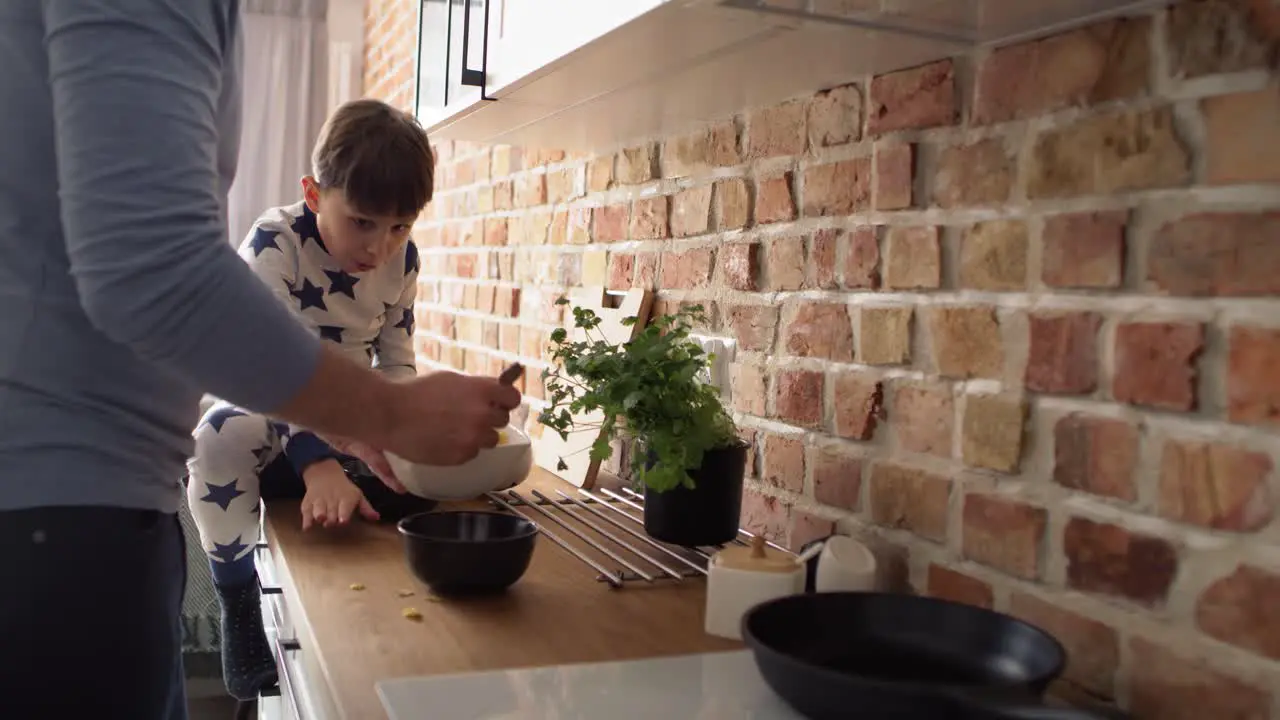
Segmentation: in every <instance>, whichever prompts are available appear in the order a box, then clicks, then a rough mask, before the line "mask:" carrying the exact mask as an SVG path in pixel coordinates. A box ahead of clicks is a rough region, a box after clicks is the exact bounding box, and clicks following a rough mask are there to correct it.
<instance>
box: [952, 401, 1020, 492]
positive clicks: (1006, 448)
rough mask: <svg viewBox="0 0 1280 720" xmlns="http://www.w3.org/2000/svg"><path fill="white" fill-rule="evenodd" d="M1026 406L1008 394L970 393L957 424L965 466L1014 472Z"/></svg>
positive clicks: (1017, 464)
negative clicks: (962, 415)
mask: <svg viewBox="0 0 1280 720" xmlns="http://www.w3.org/2000/svg"><path fill="white" fill-rule="evenodd" d="M1026 415H1027V407H1026V403H1025V402H1024V401H1023V400H1022V398H1018V397H1014V396H1012V395H1009V394H1001V395H995V394H976V393H975V394H970V395H969V396H967V398H966V399H965V404H964V417H963V418H962V420H961V425H960V452H961V457H963V458H964V462H965V464H966V465H970V466H973V467H980V468H986V469H988V470H997V471H999V472H1006V473H1012V472H1017V471H1018V467H1019V463H1020V462H1021V459H1022V433H1023V424H1024V423H1025V421H1026Z"/></svg>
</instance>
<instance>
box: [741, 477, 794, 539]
mask: <svg viewBox="0 0 1280 720" xmlns="http://www.w3.org/2000/svg"><path fill="white" fill-rule="evenodd" d="M790 517H791V508H790V507H789V506H788V505H787V504H786V503H785V502H783V501H781V500H779V499H778V498H775V497H770V496H768V495H765V494H763V493H761V492H759V491H757V490H752V489H750V488H747V489H745V490H743V492H742V527H743V528H744V529H745V530H746V531H747V532H751V533H756V534H759V535H763V536H764V537H766V538H768V539H770V540H772V541H774V542H783V541H785V540H786V534H787V523H788V520H789V519H790Z"/></svg>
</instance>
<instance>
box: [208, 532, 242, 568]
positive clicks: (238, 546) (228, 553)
mask: <svg viewBox="0 0 1280 720" xmlns="http://www.w3.org/2000/svg"><path fill="white" fill-rule="evenodd" d="M240 538H241V536H240V535H237V536H236V539H235V540H232V541H231V542H230V543H227V544H226V545H223V544H222V543H220V542H215V543H214V544H213V552H211V553H209V554H210V555H212V556H214V557H215V558H217V559H219V560H221V561H222V562H226V563H229V562H234V561H235V559H236V558H237V557H239V556H240V553H242V552H244V551H245V550H248V549H249V546H248V545H245V544H244V543H242V542H240Z"/></svg>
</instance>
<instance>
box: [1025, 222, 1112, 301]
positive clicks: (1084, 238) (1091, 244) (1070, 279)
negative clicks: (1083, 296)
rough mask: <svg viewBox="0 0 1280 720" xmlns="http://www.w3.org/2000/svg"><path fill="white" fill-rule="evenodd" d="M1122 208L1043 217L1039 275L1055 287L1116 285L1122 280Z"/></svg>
mask: <svg viewBox="0 0 1280 720" xmlns="http://www.w3.org/2000/svg"><path fill="white" fill-rule="evenodd" d="M1127 216H1128V213H1126V212H1124V211H1116V212H1098V213H1076V214H1071V215H1055V216H1053V217H1049V218H1045V223H1044V235H1043V244H1044V252H1043V259H1042V261H1041V263H1042V267H1041V273H1040V279H1041V280H1042V281H1043V282H1044V284H1045V285H1048V286H1050V287H1057V288H1097V289H1105V288H1117V287H1120V284H1121V282H1122V281H1123V280H1124V249H1125V240H1124V233H1125V224H1126V222H1127V220H1128V218H1127Z"/></svg>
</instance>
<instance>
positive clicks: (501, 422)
mask: <svg viewBox="0 0 1280 720" xmlns="http://www.w3.org/2000/svg"><path fill="white" fill-rule="evenodd" d="M485 421H486V422H488V423H489V426H490V427H496V428H504V427H506V426H508V425H510V424H511V413H509V412H507V411H506V410H499V409H498V408H490V409H489V412H488V414H487V415H485Z"/></svg>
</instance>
